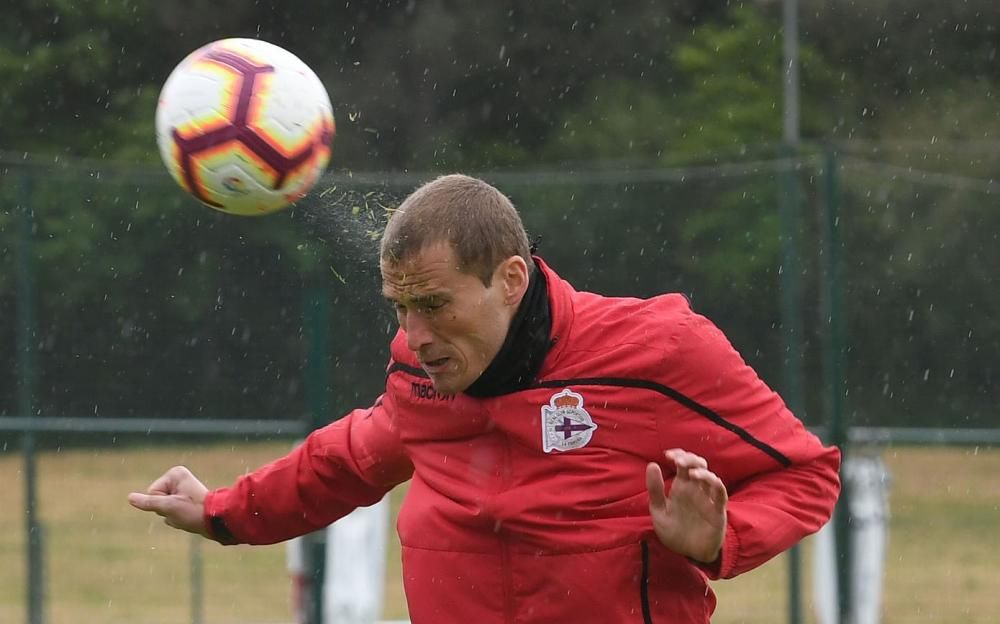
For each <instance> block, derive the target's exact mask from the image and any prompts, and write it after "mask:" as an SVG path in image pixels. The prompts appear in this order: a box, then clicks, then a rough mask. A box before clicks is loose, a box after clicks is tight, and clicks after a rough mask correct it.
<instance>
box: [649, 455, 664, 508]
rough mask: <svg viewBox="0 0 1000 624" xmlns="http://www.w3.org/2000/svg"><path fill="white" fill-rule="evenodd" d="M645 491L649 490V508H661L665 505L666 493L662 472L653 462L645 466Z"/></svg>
mask: <svg viewBox="0 0 1000 624" xmlns="http://www.w3.org/2000/svg"><path fill="white" fill-rule="evenodd" d="M646 489H647V490H649V504H650V506H653V507H662V506H663V505H666V504H667V493H666V490H665V489H664V486H663V471H662V470H660V466H659V464H657V463H655V462H650V463H648V464H646Z"/></svg>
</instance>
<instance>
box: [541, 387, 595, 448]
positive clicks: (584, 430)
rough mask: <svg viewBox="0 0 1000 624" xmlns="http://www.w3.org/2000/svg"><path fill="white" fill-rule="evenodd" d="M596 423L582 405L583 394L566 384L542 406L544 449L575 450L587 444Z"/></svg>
mask: <svg viewBox="0 0 1000 624" xmlns="http://www.w3.org/2000/svg"><path fill="white" fill-rule="evenodd" d="M596 429H597V424H596V423H594V419H593V418H591V417H590V413H589V412H587V410H586V409H584V407H583V396H582V395H580V394H577V393H576V392H573V391H572V390H570V389H569V388H566V389H565V390H563V391H562V392H557V393H556V394H553V395H552V398H550V399H549V404H548V405H544V406H542V450H544V451H545V452H546V453H551V452H552V451H572V450H573V449H578V448H582V447H584V446H586V445H587V444H588V443H589V442H590V439H591V438H592V437H593V435H594V431H595V430H596Z"/></svg>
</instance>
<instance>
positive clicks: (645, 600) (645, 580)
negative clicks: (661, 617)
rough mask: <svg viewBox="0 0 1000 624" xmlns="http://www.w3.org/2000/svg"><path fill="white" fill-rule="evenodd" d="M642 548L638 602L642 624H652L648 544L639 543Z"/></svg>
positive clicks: (644, 541)
mask: <svg viewBox="0 0 1000 624" xmlns="http://www.w3.org/2000/svg"><path fill="white" fill-rule="evenodd" d="M639 544H640V545H641V547H642V575H641V576H640V577H639V600H640V602H641V603H642V622H643V624H653V615H652V613H650V611H649V544H647V543H646V540H642V541H641V542H639Z"/></svg>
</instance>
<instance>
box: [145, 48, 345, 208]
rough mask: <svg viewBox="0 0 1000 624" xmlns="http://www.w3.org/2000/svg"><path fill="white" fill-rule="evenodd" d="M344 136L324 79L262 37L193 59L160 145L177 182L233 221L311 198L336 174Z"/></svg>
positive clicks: (165, 114) (167, 112)
mask: <svg viewBox="0 0 1000 624" xmlns="http://www.w3.org/2000/svg"><path fill="white" fill-rule="evenodd" d="M334 133H335V126H334V121H333V110H332V107H331V106H330V98H329V96H328V95H327V93H326V89H324V88H323V83H322V82H320V80H319V78H317V77H316V74H315V73H313V71H312V70H311V69H309V67H308V66H306V64H305V63H303V62H302V61H301V60H299V59H298V57H296V56H295V55H294V54H292V53H291V52H288V51H287V50H284V49H282V48H279V47H278V46H276V45H272V44H270V43H266V42H264V41H258V40H255V39H223V40H221V41H216V42H214V43H209V44H208V45H205V46H203V47H201V48H199V49H198V50H195V51H194V52H192V53H191V54H189V55H188V56H187V58H185V59H184V60H183V61H181V63H180V64H179V65H178V66H177V67H176V68H175V69H174V71H173V72H171V74H170V76H169V77H168V78H167V82H166V83H165V84H164V85H163V90H162V91H161V92H160V100H159V103H158V104H157V107H156V142H157V144H158V145H159V148H160V156H161V157H162V158H163V162H164V163H165V164H166V166H167V169H168V170H169V171H170V175H171V176H173V178H174V180H176V181H177V183H178V184H180V185H181V187H182V188H183V189H184V190H186V191H187V192H189V193H191V194H192V195H193V196H194V197H195V198H197V199H198V200H199V201H201V202H202V203H203V204H205V205H207V206H209V207H211V208H215V209H216V210H221V211H222V212H228V213H230V214H238V215H261V214H267V213H270V212H274V211H276V210H280V209H281V208H284V207H285V206H287V205H288V204H290V203H291V202H294V201H295V200H297V199H299V198H301V197H303V196H304V195H305V194H306V193H307V192H308V191H309V189H310V188H312V186H313V184H315V183H316V180H317V178H318V177H319V175H320V174H321V173H322V172H323V170H324V169H325V168H326V164H327V161H328V160H329V159H330V147H331V143H332V141H333V136H334Z"/></svg>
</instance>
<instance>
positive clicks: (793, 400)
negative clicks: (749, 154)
mask: <svg viewBox="0 0 1000 624" xmlns="http://www.w3.org/2000/svg"><path fill="white" fill-rule="evenodd" d="M784 156H785V160H786V161H787V163H788V164H787V166H786V167H783V168H782V170H781V188H780V190H779V202H778V204H779V217H780V218H781V270H780V272H779V280H780V287H781V338H782V347H783V349H784V352H785V357H784V358H783V360H782V361H783V364H784V365H783V370H782V373H783V374H782V381H783V383H782V389H781V394H782V396H783V397H784V400H785V403H786V404H787V405H788V408H789V409H790V410H791V411H792V413H793V414H795V415H797V416H798V417H799V418H802V417H803V416H804V414H803V410H804V406H803V402H802V319H801V312H802V305H801V302H802V295H801V290H802V286H801V282H802V280H801V273H802V262H801V259H800V258H799V249H798V239H799V204H800V200H799V179H798V172H797V164H798V159H797V150H796V149H795V147H793V146H786V148H785V150H784ZM801 568H802V554H801V550H800V548H799V546H798V545H795V546H793V547H792V548H791V550H789V551H788V621H789V622H790V623H791V624H799V623H800V622H802V574H801Z"/></svg>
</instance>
